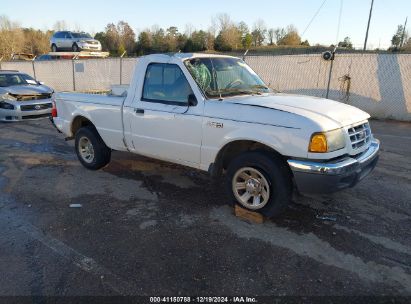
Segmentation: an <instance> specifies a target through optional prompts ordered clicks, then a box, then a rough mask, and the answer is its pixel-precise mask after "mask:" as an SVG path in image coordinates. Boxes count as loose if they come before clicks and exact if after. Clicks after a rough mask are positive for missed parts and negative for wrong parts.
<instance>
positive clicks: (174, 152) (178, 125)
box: [128, 63, 204, 167]
mask: <svg viewBox="0 0 411 304" xmlns="http://www.w3.org/2000/svg"><path fill="white" fill-rule="evenodd" d="M190 95H191V98H193V96H194V94H193V91H192V89H191V86H190V84H189V82H188V81H187V78H186V77H185V75H184V73H183V71H182V70H181V69H180V67H179V66H178V65H176V64H169V63H150V64H149V65H148V66H147V69H146V73H145V77H144V85H143V88H142V92H141V94H138V93H137V94H136V96H135V100H134V102H133V104H132V109H129V110H128V111H129V113H130V110H132V111H133V112H132V114H131V115H130V114H129V115H128V117H130V127H131V133H132V134H131V135H132V136H131V137H132V147H131V148H132V149H134V150H135V152H136V153H139V154H143V155H147V156H152V157H156V158H160V159H164V160H169V161H173V162H177V163H181V164H186V165H189V166H193V167H198V166H199V164H200V151H201V136H202V131H201V130H202V113H203V106H204V104H203V102H202V101H201V102H198V103H197V105H195V106H190V107H189V106H188V99H189V96H190ZM194 98H195V97H194Z"/></svg>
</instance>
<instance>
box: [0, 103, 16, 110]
mask: <svg viewBox="0 0 411 304" xmlns="http://www.w3.org/2000/svg"><path fill="white" fill-rule="evenodd" d="M0 109H5V110H14V106H13V105H12V104H10V103H7V102H4V101H0Z"/></svg>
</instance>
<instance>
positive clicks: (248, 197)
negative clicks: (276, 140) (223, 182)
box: [227, 151, 292, 217]
mask: <svg viewBox="0 0 411 304" xmlns="http://www.w3.org/2000/svg"><path fill="white" fill-rule="evenodd" d="M227 188H228V190H229V194H230V197H231V201H232V202H234V203H237V204H238V205H240V206H241V207H243V208H246V209H248V210H252V211H256V212H259V213H261V214H263V215H264V216H266V217H275V216H278V215H280V214H281V213H282V212H283V211H284V210H285V209H286V207H287V205H288V203H289V202H290V200H291V194H292V182H291V176H290V173H289V171H288V170H287V167H286V165H285V164H284V162H283V160H282V159H281V158H280V157H277V156H276V155H271V154H268V153H265V152H259V151H255V152H254V151H253V152H247V153H244V154H242V155H240V156H238V157H237V158H235V159H234V160H232V161H231V163H230V164H229V166H228V170H227Z"/></svg>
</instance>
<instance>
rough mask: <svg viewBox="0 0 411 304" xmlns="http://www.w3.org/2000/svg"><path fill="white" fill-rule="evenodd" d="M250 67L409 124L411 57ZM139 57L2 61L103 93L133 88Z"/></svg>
mask: <svg viewBox="0 0 411 304" xmlns="http://www.w3.org/2000/svg"><path fill="white" fill-rule="evenodd" d="M245 60H246V62H247V63H248V64H249V65H250V66H251V68H253V69H254V70H255V71H256V72H257V73H258V74H259V75H260V76H261V77H262V78H263V80H264V81H265V82H266V83H267V84H269V86H270V87H271V88H273V89H276V90H279V91H282V92H286V93H296V94H304V95H310V96H317V97H326V96H327V92H328V97H329V98H330V99H334V100H337V101H340V102H344V103H346V104H350V105H353V106H356V107H358V108H360V109H363V110H364V111H366V112H368V113H370V114H371V115H372V116H373V117H376V118H385V119H387V118H388V119H396V120H404V121H411V54H336V56H335V60H334V62H333V68H332V73H331V78H330V86H329V90H328V91H327V87H328V81H329V76H330V70H331V69H330V65H331V61H325V60H323V59H322V57H321V54H308V55H307V54H303V55H281V56H272V55H251V56H247V57H246V59H245ZM137 61H138V58H107V59H87V60H73V61H72V60H58V61H33V62H1V68H2V69H13V70H19V71H22V72H25V73H27V74H29V75H32V76H34V77H35V78H36V79H37V80H40V81H44V82H45V83H46V84H47V85H49V86H51V87H53V88H54V89H55V90H56V91H81V92H91V91H99V90H100V91H104V90H109V89H110V86H111V85H115V84H129V83H130V81H131V77H132V74H133V70H134V67H135V64H136V62H137Z"/></svg>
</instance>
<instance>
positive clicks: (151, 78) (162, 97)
mask: <svg viewBox="0 0 411 304" xmlns="http://www.w3.org/2000/svg"><path fill="white" fill-rule="evenodd" d="M190 94H193V91H192V89H191V86H190V84H189V83H188V81H187V79H186V77H185V76H184V74H183V72H182V71H181V69H180V67H179V66H178V65H175V64H165V63H151V64H149V65H148V67H147V71H146V75H145V78H144V87H143V98H142V99H143V100H144V101H148V102H157V103H164V104H171V105H181V106H185V105H187V103H188V96H189V95H190Z"/></svg>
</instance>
